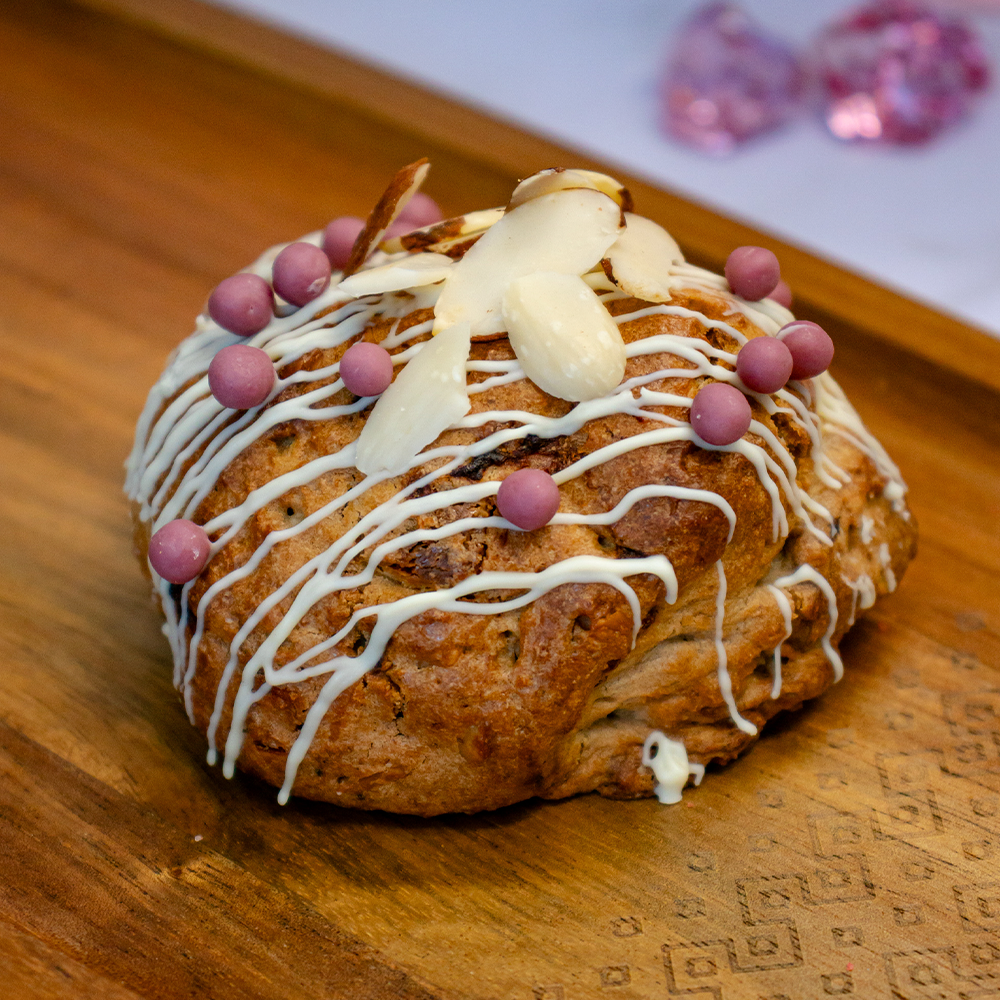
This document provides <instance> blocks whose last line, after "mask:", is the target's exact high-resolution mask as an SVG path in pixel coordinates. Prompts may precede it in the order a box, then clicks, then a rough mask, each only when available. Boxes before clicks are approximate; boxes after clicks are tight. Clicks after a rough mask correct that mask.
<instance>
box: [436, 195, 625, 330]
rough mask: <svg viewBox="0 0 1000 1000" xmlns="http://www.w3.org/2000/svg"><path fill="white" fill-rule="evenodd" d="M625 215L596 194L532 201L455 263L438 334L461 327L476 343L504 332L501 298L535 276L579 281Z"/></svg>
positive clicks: (439, 316) (438, 315) (439, 312)
mask: <svg viewBox="0 0 1000 1000" xmlns="http://www.w3.org/2000/svg"><path fill="white" fill-rule="evenodd" d="M621 226H622V223H621V209H620V208H619V206H618V204H617V203H616V202H615V201H613V200H612V199H611V198H609V197H608V196H607V195H606V194H602V193H601V192H600V191H594V190H593V189H590V188H586V189H583V188H581V189H572V190H562V191H556V192H553V193H552V194H547V195H542V196H541V197H538V198H533V199H532V200H530V201H526V202H525V203H524V204H523V205H520V206H518V207H517V208H515V209H514V210H513V211H511V212H508V213H507V214H506V215H504V216H503V218H501V219H500V220H499V221H498V222H496V223H494V224H493V225H492V226H491V227H490V228H489V229H487V230H486V232H485V233H483V235H482V236H481V237H480V238H479V240H478V242H476V243H475V244H474V245H473V246H472V247H470V248H469V251H468V252H467V253H466V254H465V256H464V257H463V258H462V259H461V260H459V261H457V262H456V263H455V266H454V267H453V268H452V269H451V271H450V273H449V274H448V278H447V280H446V281H445V283H444V288H443V289H442V291H441V296H440V298H439V299H438V302H437V306H436V307H435V310H434V317H435V318H434V328H435V332H436V331H438V330H443V329H445V328H447V327H449V326H453V325H454V324H455V323H462V322H467V323H469V324H470V325H471V329H472V336H473V337H480V336H489V335H492V334H495V333H498V332H500V331H502V330H503V329H504V321H503V314H502V300H503V294H504V291H505V290H506V288H507V286H508V285H509V284H510V283H511V282H512V281H514V280H516V279H517V278H522V277H524V276H525V275H528V274H532V273H534V272H535V271H554V272H557V273H559V274H571V275H580V274H584V273H585V272H587V271H589V270H590V269H591V268H592V267H593V266H594V265H595V264H597V263H598V262H599V261H600V260H601V258H602V257H603V256H604V254H605V253H606V252H607V250H608V248H609V247H610V246H611V244H612V243H614V242H615V240H616V239H618V236H619V233H620V232H621Z"/></svg>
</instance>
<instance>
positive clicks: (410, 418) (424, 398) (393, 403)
mask: <svg viewBox="0 0 1000 1000" xmlns="http://www.w3.org/2000/svg"><path fill="white" fill-rule="evenodd" d="M468 357H469V324H468V323H459V324H458V325H456V326H453V327H450V328H449V329H447V330H443V331H442V332H441V333H440V334H438V336H436V337H432V338H431V339H430V340H426V341H424V343H423V344H422V345H421V348H420V350H419V351H418V352H417V353H416V354H415V355H414V356H413V357H412V358H411V359H410V360H409V361H408V362H407V363H406V366H405V367H404V368H403V369H402V371H400V372H399V374H398V375H397V376H396V378H395V379H394V380H393V382H392V385H390V386H389V388H388V389H386V390H385V392H383V393H382V395H381V396H380V397H379V398H378V401H377V402H376V403H375V406H374V407H373V409H372V411H371V413H370V414H369V415H368V421H367V423H366V424H365V426H364V428H363V430H362V431H361V434H360V436H359V437H358V446H357V457H356V460H355V465H356V466H357V467H358V469H360V470H361V472H363V473H364V474H365V475H366V476H371V475H377V474H380V473H386V472H387V473H388V474H389V475H391V476H398V475H399V474H400V473H402V472H405V471H406V470H407V469H408V468H409V467H410V464H411V462H412V461H413V459H414V458H415V457H416V456H417V455H418V454H419V453H420V452H421V451H422V450H423V449H424V448H425V447H427V445H429V444H430V443H431V442H432V441H433V440H434V439H435V438H436V437H437V436H438V435H439V434H440V433H441V432H442V431H444V430H446V429H447V428H448V427H450V426H451V425H452V424H453V423H455V421H456V420H460V419H461V418H462V417H464V416H465V414H466V413H468V412H469V405H470V404H469V392H468V388H467V386H466V381H465V362H466V360H467V359H468Z"/></svg>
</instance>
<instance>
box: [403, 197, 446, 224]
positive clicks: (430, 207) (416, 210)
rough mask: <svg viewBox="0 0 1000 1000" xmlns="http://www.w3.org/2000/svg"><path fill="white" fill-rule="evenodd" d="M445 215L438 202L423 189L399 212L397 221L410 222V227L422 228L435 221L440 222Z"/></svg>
mask: <svg viewBox="0 0 1000 1000" xmlns="http://www.w3.org/2000/svg"><path fill="white" fill-rule="evenodd" d="M442 218H443V216H442V215H441V209H440V208H439V207H438V203H437V202H436V201H435V200H434V199H433V198H432V197H431V196H430V195H429V194H424V193H423V191H418V192H417V193H416V194H415V195H414V196H413V197H412V198H411V199H410V200H409V201H408V202H407V203H406V204H405V205H404V206H403V211H402V212H400V213H399V218H398V219H397V220H396V221H397V222H404V221H405V222H407V223H409V226H410V229H422V228H423V227H424V226H430V225H432V224H433V223H435V222H440V221H441V219H442Z"/></svg>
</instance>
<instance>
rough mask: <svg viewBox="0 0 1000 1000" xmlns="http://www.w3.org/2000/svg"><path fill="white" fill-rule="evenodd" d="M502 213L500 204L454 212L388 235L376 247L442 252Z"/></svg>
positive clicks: (478, 232)
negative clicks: (390, 235) (400, 233)
mask: <svg viewBox="0 0 1000 1000" xmlns="http://www.w3.org/2000/svg"><path fill="white" fill-rule="evenodd" d="M502 216H503V209H502V208H484V209H482V210H481V211H479V212H469V213H468V214H467V215H457V216H455V218H453V219H443V220H442V221H441V222H435V223H433V224H432V225H430V226H424V227H423V228H422V229H414V230H413V232H411V233H403V235H402V236H393V237H392V239H388V240H384V241H383V243H382V245H381V248H380V249H382V250H384V251H385V252H386V253H399V252H400V250H411V251H412V250H431V251H433V252H435V253H443V252H444V251H443V250H442V249H441V247H442V246H445V247H451V246H452V245H454V244H456V243H461V242H463V241H465V240H468V239H470V238H471V237H474V236H479V235H481V234H482V233H485V232H486V230H487V229H489V228H490V226H492V225H493V223H494V222H496V221H497V220H498V219H500V218H502Z"/></svg>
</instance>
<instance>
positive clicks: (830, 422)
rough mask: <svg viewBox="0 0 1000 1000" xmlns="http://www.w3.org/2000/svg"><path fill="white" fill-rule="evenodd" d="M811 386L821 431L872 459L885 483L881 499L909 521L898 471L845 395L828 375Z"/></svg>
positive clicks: (821, 377)
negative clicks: (837, 436)
mask: <svg viewBox="0 0 1000 1000" xmlns="http://www.w3.org/2000/svg"><path fill="white" fill-rule="evenodd" d="M812 382H813V386H814V387H815V389H816V413H817V415H818V416H819V418H820V420H821V421H822V425H823V427H824V429H825V430H826V431H828V432H831V433H834V434H839V435H840V436H841V437H842V438H844V439H845V440H847V441H849V442H850V443H851V444H852V445H854V447H855V448H857V449H858V451H860V452H862V454H864V455H867V456H868V458H869V459H871V462H872V464H873V465H874V466H875V468H876V470H877V471H878V474H879V475H880V476H881V477H882V478H883V479H885V480H886V485H885V487H884V488H883V490H882V495H883V496H884V497H885V498H886V500H888V501H889V502H890V503H891V504H892V509H893V510H894V511H895V512H896V513H897V514H899V515H900V516H901V517H903V518H904V519H905V520H907V521H908V520H909V519H910V512H909V511H908V510H907V509H906V502H905V500H904V497H905V496H906V492H907V488H906V483H904V482H903V478H902V476H901V475H900V472H899V467H898V466H897V465H896V463H895V462H893V460H892V459H891V458H890V457H889V455H888V453H887V452H886V450H885V448H883V447H882V445H881V444H880V443H879V442H878V441H877V440H876V439H875V437H874V436H873V435H872V433H871V431H869V430H868V428H867V427H865V425H864V423H863V422H862V420H861V417H859V416H858V413H857V411H856V410H855V409H854V407H853V406H851V404H850V403H849V402H848V400H847V397H846V396H845V395H844V390H843V389H841V388H840V386H839V385H837V383H836V382H835V381H834V380H833V377H832V376H831V375H830V373H829V372H824V373H823V374H822V375H818V376H816V378H814V379H813V380H812Z"/></svg>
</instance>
